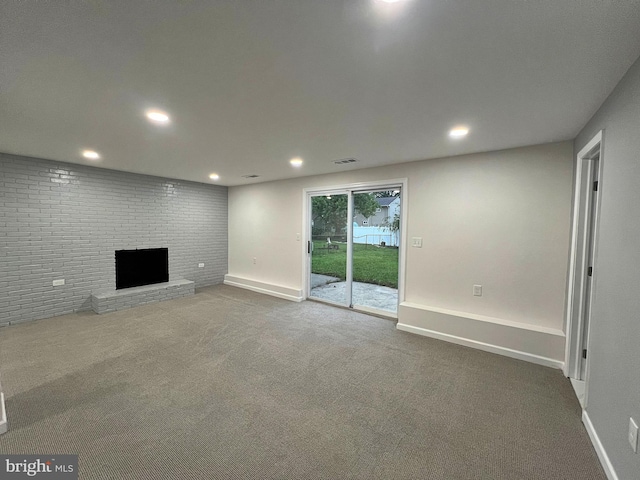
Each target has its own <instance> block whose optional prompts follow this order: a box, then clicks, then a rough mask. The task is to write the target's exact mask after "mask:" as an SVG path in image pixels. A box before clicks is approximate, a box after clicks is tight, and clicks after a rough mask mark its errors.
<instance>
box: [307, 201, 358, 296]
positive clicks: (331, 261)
mask: <svg viewBox="0 0 640 480" xmlns="http://www.w3.org/2000/svg"><path fill="white" fill-rule="evenodd" d="M310 203H311V217H310V218H311V236H310V238H311V242H310V245H309V250H310V253H311V254H310V256H309V257H310V261H311V268H310V272H311V278H310V295H309V296H310V297H312V298H318V299H321V300H325V301H329V302H333V303H337V304H340V305H344V306H350V303H351V302H350V299H351V288H350V284H349V282H347V279H348V278H347V277H348V273H350V272H348V268H347V265H348V263H347V260H348V257H349V256H350V252H349V249H348V248H347V247H348V245H349V243H348V241H349V235H350V232H349V231H348V230H349V229H348V225H349V223H348V218H349V217H348V215H349V195H348V194H347V193H339V194H336V193H331V194H329V193H327V194H323V195H312V196H311V202H310Z"/></svg>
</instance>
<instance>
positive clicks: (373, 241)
mask: <svg viewBox="0 0 640 480" xmlns="http://www.w3.org/2000/svg"><path fill="white" fill-rule="evenodd" d="M399 237H400V236H399V235H398V232H391V231H389V230H387V229H384V228H380V227H358V226H356V225H354V226H353V243H361V244H366V245H380V244H381V243H382V242H384V244H385V245H386V246H388V247H399V246H400V239H399Z"/></svg>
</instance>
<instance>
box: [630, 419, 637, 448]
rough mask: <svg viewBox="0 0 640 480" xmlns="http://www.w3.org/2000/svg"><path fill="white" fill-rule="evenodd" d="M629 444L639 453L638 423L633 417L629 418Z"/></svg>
mask: <svg viewBox="0 0 640 480" xmlns="http://www.w3.org/2000/svg"><path fill="white" fill-rule="evenodd" d="M629 445H631V450H633V453H638V424H637V423H636V421H635V420H634V419H633V418H629Z"/></svg>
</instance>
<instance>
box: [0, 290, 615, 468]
mask: <svg viewBox="0 0 640 480" xmlns="http://www.w3.org/2000/svg"><path fill="white" fill-rule="evenodd" d="M0 370H1V372H2V382H3V387H4V389H5V394H6V396H7V397H8V398H7V410H8V415H9V432H8V433H7V434H5V435H3V436H0V452H2V453H16V454H26V453H38V454H62V453H73V454H79V456H80V457H79V458H80V468H79V471H80V478H82V479H129V478H130V479H154V480H156V479H227V478H248V479H269V478H279V479H297V478H300V479H303V478H304V479H313V478H327V479H334V478H335V479H341V478H354V479H356V478H362V479H372V478H373V479H375V478H381V479H387V478H389V479H403V478H407V479H453V480H457V479H508V480H514V479H544V480H550V479H563V480H567V479H580V480H589V479H598V480H602V479H605V475H604V473H603V471H602V468H601V467H600V465H599V463H598V460H597V457H596V454H595V452H594V450H593V448H592V446H591V444H590V442H589V439H588V437H587V434H586V432H585V430H584V427H583V425H582V423H581V421H580V407H579V405H578V402H577V400H576V399H575V396H574V394H573V392H572V390H571V386H570V383H569V381H568V380H567V379H566V378H564V377H563V376H562V374H561V372H560V371H558V370H553V369H550V368H545V367H541V366H537V365H532V364H529V363H526V362H522V361H518V360H513V359H509V358H505V357H501V356H498V355H493V354H490V353H485V352H481V351H477V350H473V349H470V348H465V347H461V346H457V345H452V344H448V343H445V342H441V341H437V340H432V339H429V338H424V337H420V336H416V335H412V334H409V333H404V332H399V331H397V330H396V329H395V324H394V323H393V322H392V321H390V320H385V319H381V318H376V317H371V316H368V315H364V314H360V313H357V312H352V311H348V310H343V309H337V308H333V307H331V306H328V305H323V304H321V303H315V302H303V303H291V302H287V301H285V300H280V299H277V298H272V297H268V296H264V295H260V294H257V293H253V292H249V291H245V290H240V289H236V288H232V287H226V286H215V287H209V288H205V289H201V290H199V291H198V292H197V294H196V295H195V296H192V297H187V298H181V299H177V300H172V301H168V302H163V303H159V304H154V305H146V306H141V307H137V308H134V309H130V310H126V311H121V312H114V313H111V314H106V315H95V314H93V313H88V312H86V313H79V314H73V315H65V316H62V317H56V318H51V319H46V320H40V321H37V322H29V323H24V324H20V325H14V326H9V327H4V328H1V329H0Z"/></svg>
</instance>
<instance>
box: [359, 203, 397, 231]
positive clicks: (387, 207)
mask: <svg viewBox="0 0 640 480" xmlns="http://www.w3.org/2000/svg"><path fill="white" fill-rule="evenodd" d="M376 201H377V202H378V205H379V207H378V210H377V211H376V213H375V214H373V215H371V216H370V217H364V216H362V215H361V214H359V213H358V214H356V215H355V216H354V217H353V221H354V223H355V224H357V226H358V227H383V226H385V225H388V224H390V223H391V222H392V221H393V217H394V216H395V215H396V214H398V215H399V214H400V197H382V198H376Z"/></svg>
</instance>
